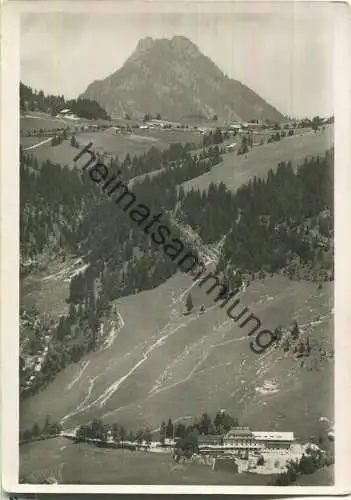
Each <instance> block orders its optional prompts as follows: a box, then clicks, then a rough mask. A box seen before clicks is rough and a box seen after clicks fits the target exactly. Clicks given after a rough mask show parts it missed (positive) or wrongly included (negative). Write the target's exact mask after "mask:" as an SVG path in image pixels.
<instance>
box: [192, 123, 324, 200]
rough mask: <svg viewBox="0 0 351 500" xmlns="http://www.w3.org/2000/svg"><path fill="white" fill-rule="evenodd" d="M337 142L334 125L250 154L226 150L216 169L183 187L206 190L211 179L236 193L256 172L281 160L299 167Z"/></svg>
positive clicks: (265, 170)
mask: <svg viewBox="0 0 351 500" xmlns="http://www.w3.org/2000/svg"><path fill="white" fill-rule="evenodd" d="M234 142H236V141H235V140H234ZM333 142H334V127H333V126H327V127H325V130H324V131H323V130H320V131H317V132H316V133H315V132H313V131H308V132H301V134H299V135H294V136H292V137H285V138H284V139H281V140H280V141H279V142H273V143H271V144H264V145H263V146H257V147H254V148H253V149H252V150H251V151H249V152H248V153H247V154H246V155H237V152H233V153H226V154H225V155H224V157H223V161H222V162H221V163H220V164H219V165H217V166H216V168H214V169H212V170H211V172H208V173H206V174H203V175H201V176H200V177H197V178H196V179H191V180H190V181H187V182H185V183H184V184H183V188H184V189H185V191H189V190H191V189H200V190H206V189H208V187H209V185H210V183H211V182H213V183H215V184H219V183H220V182H224V184H225V185H226V186H227V188H228V189H229V190H231V191H232V192H235V191H236V190H237V189H238V188H239V187H240V186H241V185H242V184H245V183H247V182H248V181H249V180H250V179H253V177H254V176H255V175H256V176H257V177H265V176H266V175H267V173H268V170H269V169H271V168H272V169H275V168H276V166H277V165H278V163H279V162H282V161H285V162H287V161H291V163H292V165H293V167H296V166H297V165H300V164H301V163H302V162H303V161H304V158H305V157H306V156H318V155H320V156H322V155H324V153H325V151H326V150H327V149H329V148H330V146H331V145H332V143H333Z"/></svg>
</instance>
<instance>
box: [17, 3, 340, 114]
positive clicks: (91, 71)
mask: <svg viewBox="0 0 351 500" xmlns="http://www.w3.org/2000/svg"><path fill="white" fill-rule="evenodd" d="M146 5H148V4H146ZM208 5H209V4H208ZM335 6H336V5H335V4H334V5H330V4H326V3H325V4H324V5H321V4H308V3H305V4H303V5H301V4H300V6H296V5H295V6H294V5H293V2H291V3H290V2H289V4H279V5H277V4H275V5H274V6H272V5H270V6H269V7H267V4H265V7H264V8H262V6H260V7H257V5H256V4H252V3H251V4H249V5H242V4H236V5H235V7H232V8H229V9H228V7H227V9H226V12H223V11H222V12H219V10H218V8H217V7H213V8H212V12H204V11H201V9H200V8H199V9H196V8H191V9H189V8H188V6H186V12H181V10H182V9H184V7H182V8H181V9H180V8H179V4H178V8H177V9H173V10H177V11H178V12H162V13H160V12H156V8H151V7H150V8H149V9H148V11H147V12H145V11H144V12H139V13H132V12H129V13H128V12H124V13H119V14H117V13H111V12H109V13H100V14H98V13H93V14H92V13H90V14H89V13H85V14H78V13H30V14H24V15H23V16H22V23H21V80H22V81H23V82H24V83H26V84H28V85H31V86H32V87H34V88H36V89H37V90H39V89H42V90H43V91H44V92H46V93H53V94H64V96H65V97H77V96H78V95H79V94H80V93H82V92H84V90H85V89H86V87H87V86H88V84H89V83H91V82H92V81H94V80H99V79H103V78H105V77H107V76H108V75H110V74H111V73H113V72H114V71H116V70H117V69H118V68H120V67H121V66H122V65H123V63H124V61H125V60H126V59H127V58H128V57H129V56H130V54H131V53H132V52H133V51H134V50H135V48H136V45H137V43H138V41H139V40H140V39H141V38H144V37H146V36H151V37H154V38H171V37H172V36H174V35H183V36H186V37H188V38H189V39H191V40H192V41H193V42H194V43H195V44H197V46H198V47H199V49H200V50H201V52H202V53H203V54H205V55H207V56H209V57H210V58H211V59H212V60H213V61H214V62H215V63H216V64H217V65H218V66H219V68H220V69H221V70H222V71H224V73H226V74H227V75H228V76H230V77H231V78H235V79H237V80H240V81H241V82H243V83H244V84H246V85H248V86H249V87H250V88H252V89H253V90H254V91H255V92H257V93H258V94H259V95H260V96H261V97H263V98H264V99H266V100H267V101H268V102H269V103H270V104H272V105H274V106H276V107H277V108H278V109H279V111H281V112H282V113H284V114H288V115H290V116H315V115H321V116H324V115H330V114H332V112H333V110H332V63H333V57H332V55H333V25H332V19H333V16H332V10H331V9H332V8H333V7H334V8H335ZM144 10H145V9H144ZM207 10H208V9H207Z"/></svg>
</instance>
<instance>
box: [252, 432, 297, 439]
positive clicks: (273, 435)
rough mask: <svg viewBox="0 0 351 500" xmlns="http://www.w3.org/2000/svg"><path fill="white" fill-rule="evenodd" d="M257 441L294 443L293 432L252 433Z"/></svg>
mask: <svg viewBox="0 0 351 500" xmlns="http://www.w3.org/2000/svg"><path fill="white" fill-rule="evenodd" d="M252 434H253V436H254V438H255V439H262V440H264V441H294V433H293V432H274V431H252Z"/></svg>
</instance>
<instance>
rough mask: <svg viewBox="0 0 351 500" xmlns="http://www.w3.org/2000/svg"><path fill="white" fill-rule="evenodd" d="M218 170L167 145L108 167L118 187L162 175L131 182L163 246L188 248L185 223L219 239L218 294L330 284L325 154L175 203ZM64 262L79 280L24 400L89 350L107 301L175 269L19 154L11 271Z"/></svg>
mask: <svg viewBox="0 0 351 500" xmlns="http://www.w3.org/2000/svg"><path fill="white" fill-rule="evenodd" d="M219 161H220V155H219V151H218V149H217V150H215V149H212V150H211V152H210V153H206V154H205V153H204V154H202V155H201V156H200V157H199V156H196V157H192V155H191V153H190V148H189V145H185V146H182V145H172V146H171V147H170V148H169V149H168V150H167V151H164V152H162V153H161V152H160V151H158V150H157V149H155V148H152V149H151V150H150V152H149V153H148V154H146V155H144V156H142V157H139V158H137V157H134V158H133V159H131V158H130V156H129V155H127V157H126V158H125V160H124V161H123V162H118V161H117V160H112V161H111V162H110V165H109V168H110V171H111V172H112V171H117V170H118V169H120V170H122V172H123V176H124V178H125V179H129V180H130V179H132V178H133V177H134V176H136V175H140V174H144V173H147V172H149V171H151V170H154V169H155V167H156V168H157V167H162V168H163V171H162V173H161V174H160V175H157V176H155V177H153V178H152V179H150V178H149V177H148V176H146V177H145V178H144V179H143V180H142V181H139V182H134V183H133V187H132V189H133V192H134V193H135V195H136V197H137V199H138V203H143V204H145V205H146V206H147V207H148V208H149V210H150V212H151V213H154V214H156V213H159V212H161V213H162V214H163V219H162V222H163V224H165V223H166V225H167V226H168V227H170V228H172V236H173V237H178V238H179V239H180V240H182V241H183V242H184V245H185V246H188V248H189V249H190V247H191V242H190V241H189V239H188V238H187V236H186V234H185V232H184V231H183V229H182V228H183V227H184V224H185V223H186V224H189V225H190V226H191V227H192V228H193V229H194V230H195V231H196V232H197V233H198V234H199V235H200V237H201V239H202V242H203V243H204V244H212V243H217V242H219V241H220V240H223V239H224V247H223V251H222V254H221V256H220V260H219V263H218V271H223V273H224V276H225V279H226V280H227V282H228V283H229V284H230V285H232V286H234V285H235V284H236V285H237V284H238V281H240V282H241V280H242V279H245V278H247V277H248V278H249V279H250V278H252V277H255V275H256V274H258V275H259V276H260V273H261V275H262V274H263V275H264V274H266V273H269V274H271V275H272V274H273V273H279V272H283V273H285V274H286V273H287V274H288V275H289V277H290V278H291V279H299V278H308V279H313V280H317V281H323V280H332V279H333V187H332V186H333V178H332V175H333V174H332V167H333V151H332V150H331V151H329V152H327V153H326V155H325V156H324V157H323V158H318V157H317V158H309V159H306V160H305V162H304V164H303V165H301V166H300V168H298V170H297V172H296V173H295V172H294V171H293V169H292V168H291V165H289V164H280V165H279V167H278V169H277V170H276V172H273V171H271V172H270V173H269V175H268V177H267V179H266V180H262V179H256V178H255V179H253V180H252V181H250V183H249V184H247V185H245V186H242V187H241V188H240V189H239V190H238V191H237V193H235V194H232V193H230V192H229V191H228V190H227V189H226V187H225V186H224V184H220V185H218V186H216V185H212V186H210V189H209V190H208V192H205V193H201V192H200V191H190V192H188V193H187V194H186V195H185V193H184V191H183V189H182V188H181V187H180V188H178V186H179V185H180V184H182V183H183V182H184V181H186V180H188V179H190V178H193V177H196V176H198V175H200V174H201V173H203V172H204V171H207V170H208V169H211V168H213V166H214V165H216V164H217V163H218V162H219ZM175 222H176V224H175ZM72 256H74V257H80V258H81V259H83V261H84V263H85V266H84V270H82V271H81V273H79V274H77V275H76V276H74V277H73V278H72V279H71V282H70V293H69V297H68V298H67V302H68V304H69V312H68V314H67V315H65V316H62V317H61V318H60V319H59V321H57V322H56V323H55V324H53V325H52V324H51V326H50V328H51V330H52V331H53V334H52V343H53V344H52V348H51V349H50V351H49V355H48V356H47V357H46V358H45V362H44V367H43V369H42V370H41V371H40V374H39V375H38V377H37V378H36V380H35V383H34V384H32V385H31V387H30V389H29V390H27V391H26V394H30V393H33V392H36V391H37V390H38V389H39V388H40V387H42V386H43V385H45V384H47V383H48V382H49V381H50V380H51V379H52V378H53V377H54V376H55V375H56V374H57V373H58V372H59V371H60V370H61V369H62V368H63V367H65V366H67V364H69V363H71V362H75V361H78V360H79V359H80V358H81V356H83V355H84V354H85V353H86V352H88V351H90V350H92V349H96V348H97V347H98V346H99V345H100V344H101V342H102V341H103V338H102V333H101V332H102V330H101V324H102V322H103V318H105V317H107V316H108V315H109V314H110V313H111V302H112V301H113V300H115V299H117V298H119V297H123V296H126V295H130V294H134V293H137V292H140V291H142V290H147V289H151V288H155V287H157V286H158V285H160V284H162V283H163V282H164V281H165V280H166V279H167V278H169V277H170V276H172V275H173V274H174V273H175V272H176V271H177V266H176V264H175V263H174V262H173V261H172V260H171V259H170V258H169V257H168V256H166V255H164V253H163V252H162V250H161V249H160V248H159V247H157V246H156V245H155V244H154V243H152V241H151V240H150V238H149V237H148V236H146V235H145V234H144V233H143V231H142V230H141V229H140V228H139V227H138V224H136V223H135V222H133V221H132V220H131V219H130V218H129V216H128V215H127V214H126V213H125V212H123V211H122V210H121V209H120V207H118V206H116V204H114V203H113V201H111V199H108V198H107V197H106V196H104V195H103V193H102V192H101V191H100V190H99V188H98V186H97V185H95V184H94V183H93V182H92V181H91V179H90V178H89V176H87V175H85V176H82V174H81V172H80V171H79V170H78V169H73V170H69V169H67V168H63V167H61V166H59V165H54V164H52V163H50V162H45V163H43V164H39V163H38V162H37V160H36V159H35V157H34V156H31V155H27V154H23V153H22V152H21V272H22V274H23V273H24V274H25V273H28V272H30V271H31V269H33V268H37V267H38V266H39V267H40V266H44V267H45V265H46V264H47V263H48V262H49V261H50V259H66V258H69V257H72ZM114 312H115V313H116V314H117V313H118V311H114ZM24 313H26V312H24ZM24 316H25V314H24ZM24 316H23V317H22V319H24ZM26 318H27V319H26V321H28V315H27V316H26ZM22 323H23V322H22ZM44 329H45V328H44ZM38 335H39V334H38Z"/></svg>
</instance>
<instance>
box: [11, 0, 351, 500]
mask: <svg viewBox="0 0 351 500" xmlns="http://www.w3.org/2000/svg"><path fill="white" fill-rule="evenodd" d="M73 3H75V2H73ZM98 3H99V4H103V3H104V2H98ZM30 4H31V2H29V5H30ZM78 4H79V2H78ZM33 5H34V4H33ZM56 5H57V6H58V5H61V4H56ZM65 5H67V4H65V3H64V2H62V6H65ZM89 5H90V3H89ZM76 6H77V4H76ZM347 13H348V12H347V7H346V9H345V11H344V12H343V4H340V3H339V4H338V3H333V2H330V3H329V2H311V3H309V2H245V3H244V2H242V3H241V2H224V3H223V4H222V3H217V2H204V3H200V2H199V3H198V2H184V3H182V2H179V3H178V4H177V5H176V4H175V3H172V2H159V3H157V2H140V3H139V8H133V7H132V3H129V7H128V5H127V3H122V2H115V3H112V7H111V2H110V5H109V9H108V10H106V11H105V10H104V9H103V8H102V9H100V10H99V9H97V8H96V9H91V10H90V9H88V8H86V9H83V8H80V9H77V8H75V9H69V8H63V7H62V8H56V9H54V8H51V9H47V10H45V9H44V10H43V9H39V8H33V9H32V10H30V9H28V8H27V9H26V11H22V12H21V13H20V19H19V24H18V37H19V41H18V59H19V60H18V82H17V87H16V88H15V89H12V90H11V92H12V93H11V95H14V94H15V93H16V96H17V104H16V108H15V111H14V117H12V118H11V117H9V121H8V123H9V126H12V123H14V121H15V120H16V116H18V122H17V125H16V124H15V127H17V132H16V134H17V137H18V142H19V144H18V143H16V144H15V146H14V149H16V151H15V152H14V153H13V155H14V158H13V163H12V165H11V169H12V170H13V171H14V170H16V172H17V173H16V174H15V175H16V176H17V179H18V186H17V189H18V193H19V194H18V203H17V205H18V207H16V210H18V212H19V213H18V218H17V223H16V224H15V223H14V222H13V223H12V228H11V231H12V234H14V233H17V232H18V235H17V236H14V238H17V240H16V241H17V242H18V252H19V254H18V260H17V263H16V266H17V269H18V270H17V271H16V273H17V274H16V275H15V276H14V278H12V284H11V285H9V288H8V289H6V288H5V289H4V288H3V289H2V290H3V291H4V290H5V295H7V294H11V293H12V292H11V290H12V289H13V288H16V287H17V288H18V299H16V301H15V304H16V307H17V308H18V311H17V316H18V320H17V323H16V325H17V327H16V328H17V329H18V331H19V333H18V337H17V333H16V331H15V330H16V328H15V326H16V325H15V326H14V327H13V330H12V331H11V332H10V331H7V335H8V336H10V333H11V336H12V337H13V338H14V339H16V342H15V343H16V346H15V348H14V349H15V350H14V351H13V352H15V353H16V359H15V361H14V363H15V367H14V368H12V372H11V373H16V380H17V379H18V380H17V382H16V383H18V385H17V386H15V385H14V389H13V391H12V397H13V398H14V399H15V400H16V402H15V404H16V405H17V408H18V410H17V412H18V422H17V423H16V419H14V421H13V423H12V425H13V426H15V425H16V435H18V441H17V444H16V449H17V453H18V464H17V465H18V470H17V471H16V474H17V481H18V484H19V486H20V487H21V488H22V491H25V490H26V488H27V490H28V491H33V492H34V491H37V490H35V489H30V488H33V487H34V486H35V487H37V488H39V489H38V491H39V490H40V488H42V486H41V485H49V486H50V491H51V492H54V491H58V492H59V491H61V492H62V491H63V490H60V488H61V487H62V486H65V487H66V488H67V489H66V490H64V491H65V492H69V491H75V492H78V491H79V489H77V488H79V486H84V487H86V489H85V490H84V491H85V492H89V491H97V490H91V489H89V487H90V486H94V487H98V486H104V487H106V488H107V489H106V490H104V492H107V491H109V490H108V488H115V489H114V490H112V489H111V491H115V492H117V491H119V490H118V487H119V486H121V485H123V486H124V487H128V485H139V486H140V487H141V491H144V489H145V488H147V487H151V486H152V485H154V486H160V487H168V491H169V492H170V493H171V492H176V491H177V487H186V488H185V489H183V491H190V490H189V487H197V488H198V489H197V491H200V490H199V488H200V487H211V491H216V488H215V487H218V486H221V487H224V486H226V487H229V489H228V491H233V492H235V491H241V492H242V493H245V492H246V491H250V488H248V487H256V488H255V491H258V490H257V487H260V491H262V492H265V491H266V490H267V491H268V488H269V491H275V489H276V488H279V487H285V489H284V488H283V491H287V492H288V491H289V492H291V491H294V488H295V487H297V488H296V489H297V490H299V491H309V488H310V491H312V490H313V488H312V489H311V487H317V488H319V491H322V490H323V488H326V491H332V488H333V487H335V485H336V480H335V477H336V476H335V463H336V446H335V444H336V443H335V432H336V431H335V427H336V417H335V414H336V413H335V391H336V388H335V386H336V384H335V365H336V361H335V357H336V354H335V353H336V348H335V326H334V321H335V317H334V316H335V315H334V312H335V300H334V279H335V278H334V275H335V272H334V268H335V265H334V264H335V262H334V260H335V259H334V256H335V252H334V227H335V224H334V219H335V217H334V213H335V209H334V201H335V196H334V187H335V177H336V175H337V174H336V164H334V157H335V154H334V145H335V129H334V128H335V126H336V124H335V123H334V117H335V106H334V103H335V96H334V95H333V92H334V91H335V74H334V73H335V71H334V70H335V64H336V63H335V44H336V40H337V37H336V32H338V24H337V23H338V22H339V20H340V22H341V20H342V19H343V14H344V15H345V14H346V15H347ZM346 17H347V16H346ZM341 31H342V30H341V29H340V32H341ZM345 64H346V63H345ZM14 66H15V63H14ZM9 69H10V68H8V71H9ZM14 71H17V70H15V69H14ZM13 109H14V108H13ZM2 123H3V124H4V120H2ZM348 137H349V136H348ZM16 158H17V160H16ZM342 166H343V163H342V160H340V168H341V169H342ZM6 168H7V169H10V165H8V166H7V167H6ZM2 189H4V186H3V187H2ZM7 189H9V188H7ZM6 196H7V199H8V200H11V197H10V193H8V192H6ZM340 196H341V197H342V196H343V195H342V193H341V194H340ZM12 200H13V202H12V204H13V205H15V204H16V202H15V201H14V200H15V198H14V195H13V194H12ZM340 200H341V198H340ZM10 209H11V206H10ZM13 220H14V221H15V220H16V218H15V219H13ZM14 241H15V240H14ZM6 276H8V275H6ZM16 276H17V277H18V280H17V279H16ZM4 303H5V302H4ZM340 332H341V333H340V335H342V331H341V329H340ZM13 341H14V340H13ZM345 345H346V344H345ZM11 355H12V354H11ZM6 356H10V349H9V350H8V352H7V353H6ZM13 359H14V358H13ZM340 366H341V364H340ZM8 380H10V379H8ZM11 380H12V378H11ZM13 383H14V384H15V380H14V381H13ZM345 384H346V382H345ZM340 387H341V386H339V388H340ZM345 387H346V385H345ZM171 485H172V489H169V487H170V486H171ZM173 487H174V491H173ZM298 487H299V488H298ZM303 487H309V488H306V489H305V488H303ZM328 488H329V490H328ZM40 491H41V490H40ZM43 491H44V490H43ZM145 491H147V490H146V489H145ZM162 491H166V490H162ZM201 491H203V490H201ZM204 491H205V490H204Z"/></svg>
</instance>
